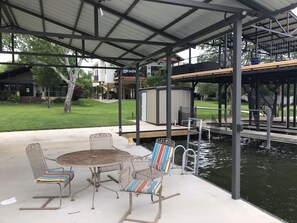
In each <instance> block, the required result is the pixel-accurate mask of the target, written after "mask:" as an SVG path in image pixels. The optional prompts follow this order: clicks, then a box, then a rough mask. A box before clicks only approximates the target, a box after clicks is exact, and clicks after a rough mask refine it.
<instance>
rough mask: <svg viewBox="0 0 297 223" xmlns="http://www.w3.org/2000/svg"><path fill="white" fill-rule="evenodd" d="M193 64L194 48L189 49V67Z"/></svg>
mask: <svg viewBox="0 0 297 223" xmlns="http://www.w3.org/2000/svg"><path fill="white" fill-rule="evenodd" d="M191 64H192V47H189V65H191Z"/></svg>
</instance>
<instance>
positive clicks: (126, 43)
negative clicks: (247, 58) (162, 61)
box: [0, 0, 297, 199]
mask: <svg viewBox="0 0 297 223" xmlns="http://www.w3.org/2000/svg"><path fill="white" fill-rule="evenodd" d="M140 2H141V1H139V0H134V1H131V4H130V6H129V7H128V8H127V9H126V10H125V11H124V12H120V11H117V10H116V9H113V8H110V7H108V6H107V5H105V4H104V3H103V2H99V3H98V2H97V1H93V0H84V1H81V3H80V5H79V8H78V11H77V14H76V19H75V22H74V25H73V26H69V25H66V24H64V23H62V22H59V21H56V20H55V19H51V18H49V17H47V16H46V15H45V13H44V1H43V0H39V5H40V13H39V12H38V13H36V12H33V11H30V10H28V9H24V8H22V7H20V6H18V5H17V4H12V3H10V2H8V1H4V0H0V14H1V15H0V20H1V25H5V27H3V26H2V27H1V28H0V33H11V34H12V44H13V43H14V34H28V35H36V36H39V37H41V38H43V39H46V40H48V41H51V42H54V43H57V44H60V45H61V46H65V47H68V48H70V49H72V50H74V51H75V53H76V54H77V53H81V54H82V57H88V56H90V58H101V59H105V60H106V61H108V62H111V63H113V64H115V65H118V66H119V67H120V68H131V67H135V66H137V67H139V66H143V65H146V64H148V63H150V61H152V60H153V61H156V60H158V59H159V58H162V57H164V55H165V56H166V57H167V70H168V74H167V84H166V86H167V96H166V98H167V105H166V111H167V137H168V138H171V120H170V117H171V110H170V109H171V63H170V57H169V55H171V54H173V53H176V52H179V51H181V50H183V49H187V48H189V47H190V46H194V45H197V44H199V43H203V42H207V41H209V40H212V39H214V38H218V37H221V36H224V35H227V34H229V33H231V32H232V31H234V39H233V42H234V44H233V48H234V63H233V64H234V72H233V85H234V89H233V90H234V92H233V97H234V100H233V101H234V104H233V106H234V108H235V110H234V120H236V121H235V123H234V124H233V129H232V131H233V147H232V148H233V183H232V197H233V198H235V199H238V198H239V197H240V190H239V188H240V174H239V173H240V140H239V138H240V110H239V107H240V99H239V98H240V95H241V94H240V86H241V76H240V74H241V71H240V55H241V47H240V46H241V36H242V27H247V26H250V25H254V24H256V23H257V22H260V21H262V20H264V19H265V18H267V17H268V18H270V19H274V18H275V17H276V16H277V14H279V13H281V12H284V11H287V10H290V9H293V8H294V7H296V6H297V3H294V4H291V5H287V6H284V7H283V8H281V9H279V10H277V11H274V12H271V11H270V10H269V9H267V7H265V5H264V4H260V3H258V2H257V1H255V0H250V1H248V0H238V2H240V3H241V4H243V5H245V6H247V8H240V7H228V6H224V5H218V4H212V3H210V2H211V0H205V1H203V2H200V1H189V0H159V1H157V0H147V2H153V3H154V4H170V5H173V6H176V7H183V8H186V9H188V10H186V11H185V13H184V14H182V15H180V16H179V17H177V18H176V19H174V20H173V21H171V22H169V23H167V24H166V25H165V26H164V27H162V28H160V27H155V26H153V25H150V24H148V23H147V22H145V21H141V20H137V19H135V18H134V17H133V16H131V15H129V14H130V13H131V12H132V10H134V9H135V8H136V6H137V4H139V3H140ZM85 4H88V5H90V6H91V7H93V19H94V29H93V30H92V31H89V33H87V32H84V31H82V30H79V29H78V22H79V19H80V17H81V13H82V10H83V7H84V5H85ZM99 8H102V9H103V10H105V11H106V12H108V13H110V14H111V15H113V16H115V17H117V18H118V20H117V21H116V23H115V24H114V25H113V26H112V27H111V29H110V30H109V32H108V33H107V34H106V35H105V36H104V37H103V36H100V27H99V16H98V9H99ZM199 9H203V10H210V11H215V12H223V13H225V15H224V18H222V20H221V21H218V22H216V23H214V24H212V25H210V26H208V27H204V28H202V29H200V30H198V31H197V32H194V33H192V34H190V35H188V36H186V37H184V38H182V39H181V38H179V37H177V36H175V35H173V34H170V32H169V31H167V30H169V28H172V27H173V26H174V25H176V24H177V23H179V22H180V21H182V20H184V19H187V18H188V17H189V16H191V15H193V13H195V12H197V10H199ZM14 11H21V12H22V13H25V14H27V15H30V16H33V17H36V18H39V19H40V20H41V22H42V31H32V30H24V29H22V27H20V25H19V23H18V21H17V17H16V16H15V13H14ZM227 14H228V16H227ZM245 16H257V17H258V18H255V19H251V20H250V21H248V22H246V23H244V24H242V19H243V18H244V17H245ZM290 16H291V15H290ZM290 18H292V20H294V19H295V18H293V17H292V16H291V17H290ZM124 20H126V21H129V22H130V23H132V24H134V25H137V26H138V27H142V28H144V29H146V30H148V31H150V32H152V33H153V34H151V35H150V36H148V37H147V38H146V39H144V40H139V39H124V38H112V37H111V35H112V34H113V33H114V31H115V30H116V29H117V27H118V26H119V25H120V24H121V23H122V21H124ZM275 21H276V22H275V24H277V26H278V27H281V29H282V31H284V33H285V34H287V36H288V34H289V37H290V36H291V35H293V34H295V33H296V29H294V30H289V32H287V31H286V30H285V29H284V28H283V27H282V26H281V25H280V22H279V21H277V20H275ZM47 22H49V23H51V24H54V25H57V26H60V27H62V28H64V29H67V30H69V31H70V33H71V34H69V33H55V32H49V31H48V30H46V23H47ZM3 23H4V24H3ZM230 24H231V25H230ZM232 25H233V27H232ZM229 26H230V28H228V27H229ZM226 27H227V28H226ZM233 28H234V30H233ZM221 29H223V30H222V31H221V32H219V33H217V34H215V35H211V33H212V32H215V31H217V30H221ZM254 29H256V30H259V29H263V27H260V26H259V25H258V24H257V25H256V26H254ZM264 29H267V27H266V28H265V27H264ZM264 31H266V30H264ZM267 31H273V30H272V29H270V28H268V30H267ZM285 31H286V32H287V33H286V32H285ZM270 33H271V34H270V35H271V37H272V38H271V39H270V40H275V38H277V39H280V40H282V39H281V38H282V37H280V35H281V33H276V32H270ZM260 34H261V33H260V32H259V31H258V32H257V38H256V39H257V42H261V35H260ZM158 35H159V36H161V37H163V38H164V37H165V38H166V39H167V40H166V41H153V40H152V39H153V38H154V37H158ZM262 36H263V35H262ZM294 36H295V35H294ZM63 38H68V39H69V42H68V44H67V43H64V42H61V39H63ZM74 39H78V40H80V41H81V46H79V47H77V46H73V45H72V43H73V40H74ZM249 40H252V41H253V39H252V36H249ZM86 41H99V42H100V43H98V44H97V45H96V47H95V48H94V49H92V50H89V51H91V52H88V51H86ZM103 42H104V44H107V45H108V46H112V47H115V48H116V49H119V50H122V51H124V53H122V54H121V55H120V56H119V57H118V58H116V57H104V56H102V55H104V54H103V53H102V55H101V53H100V54H99V53H98V51H99V50H100V48H101V46H102V43H103ZM220 42H222V43H225V46H224V45H222V46H224V47H225V51H224V52H227V48H228V47H231V45H230V46H227V44H228V40H227V39H225V42H224V41H220ZM143 45H146V46H151V45H153V46H154V47H155V48H156V49H155V50H154V51H153V52H152V53H147V54H143V53H140V52H139V49H138V48H139V47H140V46H143ZM1 50H2V51H3V49H2V47H1ZM296 50H297V49H296ZM11 52H12V54H13V55H12V63H13V64H16V62H15V60H14V59H15V58H14V56H15V54H16V52H15V48H14V46H13V47H12V50H11ZM130 53H131V54H133V55H135V56H136V59H135V60H134V61H133V58H132V61H130V60H129V59H128V58H131V57H130V56H129V57H128V58H127V59H126V60H125V58H124V57H125V56H126V55H128V54H130ZM32 55H34V53H32ZM35 55H37V54H35ZM225 58H226V57H225ZM32 65H38V66H53V65H45V64H32ZM55 66H63V65H61V64H57V65H55ZM76 66H77V65H76ZM84 67H86V66H84ZM120 68H118V69H120ZM104 69H106V68H104ZM118 87H119V134H120V135H121V134H122V121H121V119H122V115H121V113H122V107H121V99H122V96H121V93H122V83H121V75H120V76H119V86H118ZM138 118H139V117H138ZM138 131H139V129H138ZM138 137H139V136H138Z"/></svg>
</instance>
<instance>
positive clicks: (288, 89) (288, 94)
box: [287, 77, 290, 129]
mask: <svg viewBox="0 0 297 223" xmlns="http://www.w3.org/2000/svg"><path fill="white" fill-rule="evenodd" d="M289 128H290V78H289V77H288V79H287V129H289Z"/></svg>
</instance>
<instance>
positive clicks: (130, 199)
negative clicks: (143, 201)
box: [119, 189, 163, 223]
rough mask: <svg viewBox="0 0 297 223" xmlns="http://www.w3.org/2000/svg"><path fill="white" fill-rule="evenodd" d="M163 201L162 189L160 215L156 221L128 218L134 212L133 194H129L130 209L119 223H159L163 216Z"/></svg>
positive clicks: (160, 193)
mask: <svg viewBox="0 0 297 223" xmlns="http://www.w3.org/2000/svg"><path fill="white" fill-rule="evenodd" d="M162 200H163V199H162V189H161V190H160V192H159V199H158V203H159V210H158V214H157V216H156V217H155V219H154V221H144V220H138V219H132V218H127V217H128V216H129V215H130V214H131V212H132V193H131V192H130V193H129V209H128V211H127V212H126V213H125V214H124V216H123V217H122V218H121V220H120V221H119V223H123V222H124V221H132V222H140V223H157V222H158V221H159V219H160V218H161V214H162Z"/></svg>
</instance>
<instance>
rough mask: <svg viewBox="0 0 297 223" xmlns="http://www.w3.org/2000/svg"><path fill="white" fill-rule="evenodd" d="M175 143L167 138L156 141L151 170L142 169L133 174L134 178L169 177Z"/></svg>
mask: <svg viewBox="0 0 297 223" xmlns="http://www.w3.org/2000/svg"><path fill="white" fill-rule="evenodd" d="M174 146H175V142H174V141H173V140H171V139H167V138H158V139H156V142H155V146H154V150H153V153H152V158H151V162H150V166H149V168H145V169H140V170H137V171H134V172H133V177H134V178H135V179H141V180H145V179H156V178H160V177H163V176H164V175H167V174H168V173H169V171H170V168H171V161H172V156H173V150H174ZM177 195H180V194H179V193H176V194H172V195H169V196H166V197H162V199H163V200H165V199H168V198H171V197H174V196H177ZM153 198H154V196H153V195H152V196H151V200H152V202H154V203H155V202H157V201H154V199H153Z"/></svg>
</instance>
